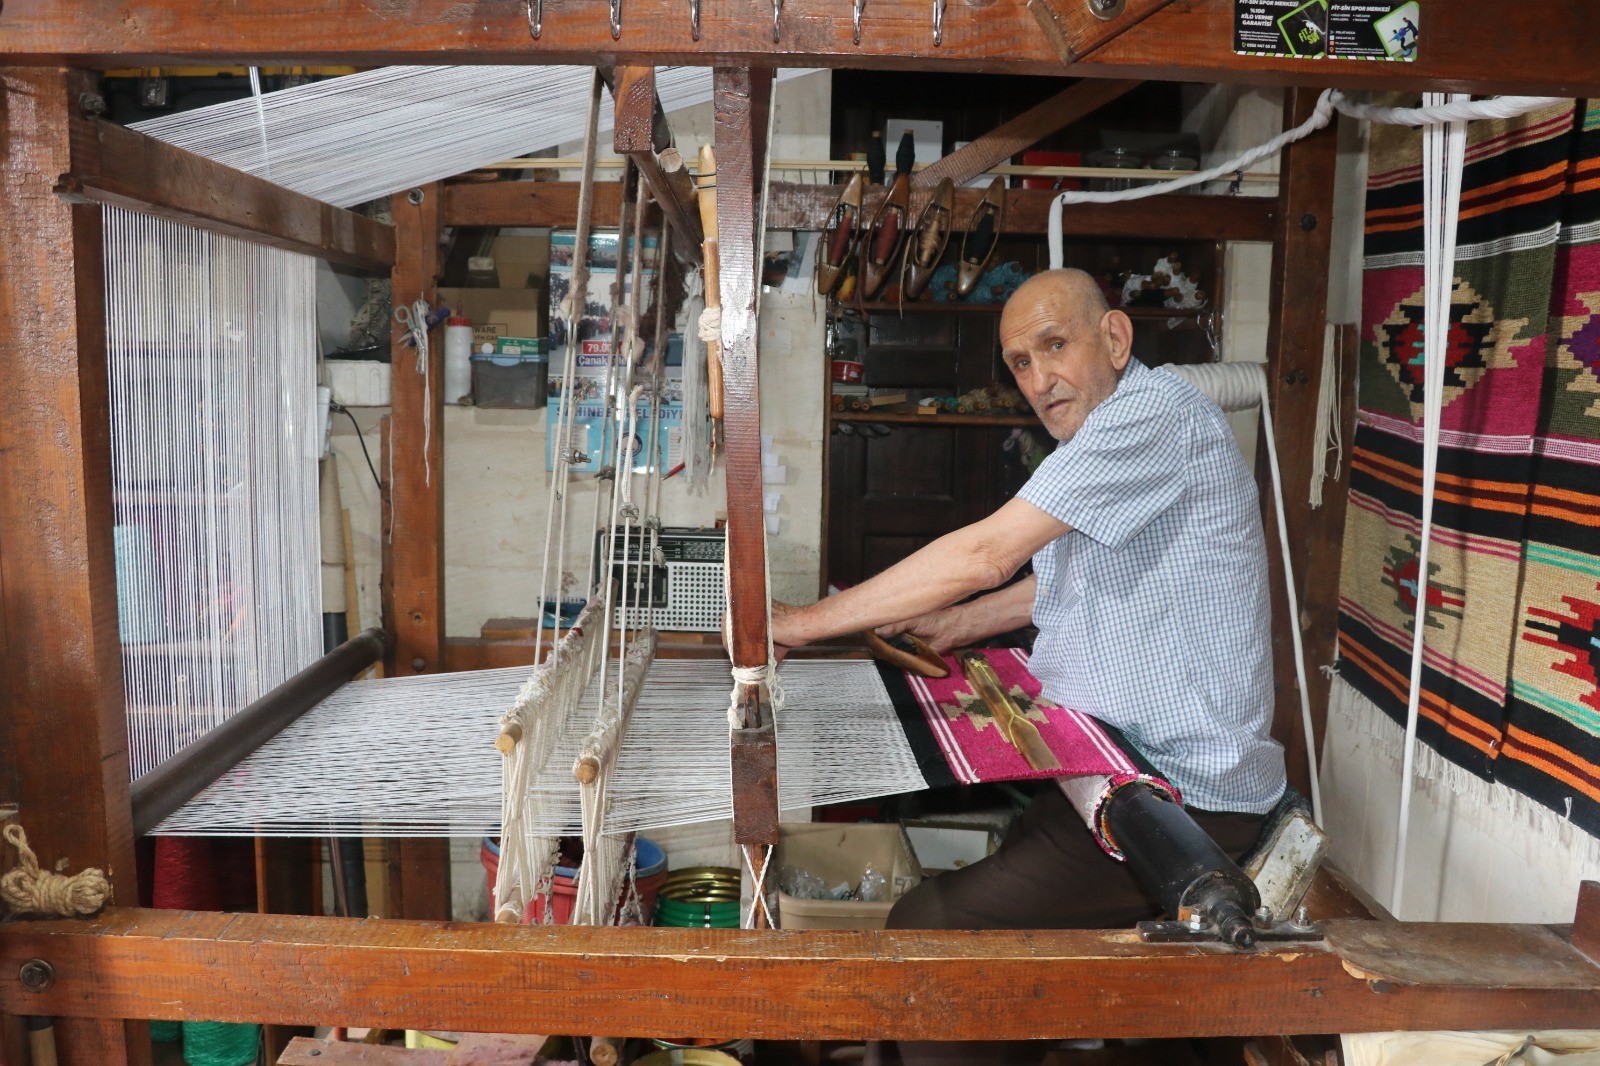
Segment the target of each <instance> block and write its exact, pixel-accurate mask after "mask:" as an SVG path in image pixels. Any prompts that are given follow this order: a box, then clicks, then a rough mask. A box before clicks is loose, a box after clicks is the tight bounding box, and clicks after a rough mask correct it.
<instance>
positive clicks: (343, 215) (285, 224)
mask: <svg viewBox="0 0 1600 1066" xmlns="http://www.w3.org/2000/svg"><path fill="white" fill-rule="evenodd" d="M71 137H72V160H71V164H70V168H69V170H68V171H67V173H66V174H64V175H63V176H62V178H61V180H60V182H59V184H58V185H57V189H56V191H57V192H58V193H59V194H60V195H63V196H66V197H68V198H69V199H73V200H87V201H93V202H96V203H103V204H113V205H116V206H118V207H125V208H128V209H130V210H133V211H139V212H142V213H144V214H147V215H157V216H160V217H162V218H166V219H171V220H172V221H174V222H182V223H184V224H186V225H190V226H195V227H198V228H200V229H206V230H212V231H214V232H217V233H226V234H229V235H231V236H236V237H242V238H244V239H245V240H248V241H251V242H253V243H255V244H265V245H270V246H271V247H274V248H283V249H287V250H288V251H291V252H300V253H303V254H305V255H312V256H316V257H317V258H319V259H326V260H328V261H329V262H333V263H339V264H342V265H344V266H348V267H354V268H355V269H357V270H366V271H371V272H373V273H384V274H386V273H388V272H389V268H390V266H391V265H392V264H393V263H394V230H393V228H392V227H390V226H387V225H385V224H383V223H381V222H375V221H373V220H372V219H370V218H367V217H365V216H363V215H358V214H355V213H354V212H352V211H346V210H344V209H343V208H339V207H334V206H333V205H332V204H325V203H323V202H322V201H320V200H313V199H312V198H311V197H309V196H302V195H301V194H300V193H297V192H292V191H290V190H288V189H285V188H284V187H283V186H281V185H274V184H273V183H272V182H270V181H266V180H265V179H262V178H258V177H255V176H254V175H252V174H246V173H244V172H243V171H241V170H235V169H233V168H232V167H229V166H224V165H223V164H221V163H218V162H216V161H215V160H212V159H207V158H205V157H204V156H199V155H195V154H194V153H193V152H186V151H184V150H183V149H182V148H177V147H175V146H173V145H170V144H167V143H166V142H165V141H158V140H156V139H155V138H154V137H147V136H145V135H144V134H142V133H138V132H136V131H134V130H130V129H127V128H126V127H123V126H119V125H117V124H116V123H114V122H105V121H101V120H96V119H80V120H77V121H75V122H74V123H73V126H72V134H71Z"/></svg>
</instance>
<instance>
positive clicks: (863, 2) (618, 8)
mask: <svg viewBox="0 0 1600 1066" xmlns="http://www.w3.org/2000/svg"><path fill="white" fill-rule="evenodd" d="M0 2H3V0H0ZM525 2H526V4H527V9H528V35H529V36H530V37H532V38H533V39H534V40H538V39H539V35H540V34H541V33H543V32H544V0H525ZM948 2H949V0H933V46H934V47H935V48H938V47H939V46H940V45H942V44H944V10H945V5H946V4H947V3H948ZM700 3H701V0H689V33H690V35H691V36H692V37H693V38H694V39H695V40H697V41H698V40H699V39H700ZM866 9H867V0H852V3H851V10H850V24H851V29H852V31H853V32H852V36H853V38H854V40H855V43H856V44H858V45H859V44H860V43H861V16H862V15H863V14H864V13H865V12H866ZM782 35H783V0H772V40H773V42H774V43H776V42H777V41H778V40H779V39H780V38H781V37H782ZM621 37H622V0H611V39H612V40H613V41H615V40H620V39H621Z"/></svg>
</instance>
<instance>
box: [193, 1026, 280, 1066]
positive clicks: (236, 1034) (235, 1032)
mask: <svg viewBox="0 0 1600 1066" xmlns="http://www.w3.org/2000/svg"><path fill="white" fill-rule="evenodd" d="M260 1043H261V1027H260V1026H258V1025H253V1024H249V1023H235V1022H184V1023H183V1061H184V1062H187V1063H188V1064H189V1066H254V1064H255V1061H256V1051H257V1048H258V1047H259V1046H260Z"/></svg>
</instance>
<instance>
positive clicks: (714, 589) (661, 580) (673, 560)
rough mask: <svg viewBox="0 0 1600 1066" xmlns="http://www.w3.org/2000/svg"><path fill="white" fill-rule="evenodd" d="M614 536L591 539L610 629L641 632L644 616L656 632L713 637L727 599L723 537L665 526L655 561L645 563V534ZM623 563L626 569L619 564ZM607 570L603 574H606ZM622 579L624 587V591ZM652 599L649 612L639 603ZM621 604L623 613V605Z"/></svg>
mask: <svg viewBox="0 0 1600 1066" xmlns="http://www.w3.org/2000/svg"><path fill="white" fill-rule="evenodd" d="M624 532H625V531H624V530H623V529H622V528H621V527H618V528H617V529H616V531H615V535H614V536H612V535H609V534H608V532H607V531H606V530H600V531H599V532H597V533H596V534H595V536H596V538H597V540H598V543H597V545H596V547H595V570H596V573H595V581H596V584H597V585H598V583H599V582H600V581H602V580H605V581H609V582H610V583H611V585H612V591H613V593H614V594H615V600H614V602H615V603H616V604H617V611H616V614H615V616H614V621H613V625H615V626H616V627H617V628H621V627H622V626H623V625H624V624H626V625H627V627H628V628H629V629H637V628H640V627H642V626H643V625H644V624H645V622H646V618H647V616H650V617H649V621H650V624H652V625H654V626H655V628H657V629H661V630H688V631H693V632H702V633H715V632H717V631H718V630H720V629H721V628H722V615H723V612H724V611H725V610H726V609H727V602H728V601H727V596H726V594H725V593H724V591H723V587H722V560H723V553H724V551H725V549H726V547H727V537H726V535H725V533H724V531H723V530H720V529H694V528H690V527H685V526H669V527H667V528H665V529H663V530H661V532H660V533H659V534H658V535H657V538H656V547H657V548H658V549H659V550H660V557H659V560H658V561H656V562H654V563H652V562H651V560H650V533H649V531H648V530H643V529H639V528H637V527H635V528H633V529H631V530H627V531H626V540H627V543H626V544H624V543H623V541H624ZM624 564H628V565H626V566H625V565H624ZM608 570H609V573H607V571H608ZM624 575H626V581H627V584H626V586H624ZM652 594H653V595H654V603H655V609H654V612H653V615H652V612H651V610H650V609H649V608H648V607H646V606H645V604H647V603H649V602H651V596H652ZM624 603H626V604H627V605H628V606H627V610H626V613H624V611H623V604H624Z"/></svg>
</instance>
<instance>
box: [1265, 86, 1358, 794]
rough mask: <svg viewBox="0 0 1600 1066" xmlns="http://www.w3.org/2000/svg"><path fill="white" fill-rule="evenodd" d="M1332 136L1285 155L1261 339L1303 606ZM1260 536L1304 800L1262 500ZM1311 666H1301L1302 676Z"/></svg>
mask: <svg viewBox="0 0 1600 1066" xmlns="http://www.w3.org/2000/svg"><path fill="white" fill-rule="evenodd" d="M1315 103H1316V93H1314V92H1311V91H1310V90H1305V89H1296V90H1293V91H1292V92H1290V93H1287V94H1285V97H1284V124H1285V126H1286V127H1287V126H1288V125H1290V124H1294V125H1298V124H1299V123H1301V122H1303V121H1305V119H1306V117H1307V116H1308V115H1309V114H1310V113H1311V109H1312V107H1313V106H1314V105H1315ZM1337 153H1338V133H1337V130H1336V129H1335V128H1334V127H1332V126H1330V127H1328V128H1326V129H1323V130H1319V131H1317V132H1316V133H1313V134H1312V135H1311V136H1310V137H1307V138H1306V139H1305V140H1303V141H1300V142H1299V143H1297V144H1293V145H1290V146H1289V147H1288V148H1286V149H1284V152H1283V165H1282V171H1281V174H1282V176H1281V177H1280V178H1279V182H1278V188H1279V192H1278V216H1277V235H1276V239H1275V240H1274V242H1273V248H1272V291H1271V297H1270V303H1269V307H1270V311H1269V313H1270V316H1271V325H1270V326H1269V328H1268V332H1267V389H1268V393H1269V395H1270V397H1271V401H1272V425H1273V431H1274V433H1275V434H1276V436H1277V444H1278V468H1279V470H1280V471H1281V473H1282V476H1283V501H1284V502H1283V509H1284V516H1285V518H1286V520H1287V526H1288V533H1289V549H1290V552H1291V556H1292V562H1293V564H1294V572H1295V581H1296V591H1297V593H1298V594H1299V596H1300V602H1301V603H1302V605H1304V604H1305V603H1306V598H1305V594H1306V588H1307V578H1308V577H1309V574H1308V572H1307V571H1308V567H1307V558H1308V552H1307V545H1308V543H1309V541H1310V524H1311V505H1310V503H1308V502H1307V493H1308V492H1309V488H1310V484H1311V454H1312V452H1313V450H1314V449H1316V448H1317V447H1319V446H1320V445H1319V443H1318V442H1316V441H1315V440H1313V431H1314V429H1315V427H1316V414H1317V394H1318V391H1319V388H1320V385H1321V381H1322V351H1323V334H1324V328H1325V325H1326V323H1327V318H1328V260H1329V256H1330V254H1331V239H1332V235H1333V227H1332V218H1333V174H1334V164H1335V161H1336V156H1337ZM1258 443H1259V447H1258V451H1257V462H1256V469H1257V472H1258V474H1259V475H1260V478H1259V480H1260V483H1261V484H1263V485H1266V484H1270V480H1269V477H1270V475H1268V474H1267V470H1266V453H1265V445H1266V437H1265V434H1263V435H1262V436H1261V438H1260V439H1259V442H1258ZM1262 503H1263V512H1264V518H1263V527H1264V531H1265V533H1266V537H1267V545H1268V549H1267V563H1268V566H1267V569H1268V573H1269V576H1270V583H1271V586H1272V603H1273V617H1274V618H1275V619H1276V620H1277V621H1278V624H1276V625H1274V626H1273V627H1272V651H1273V677H1274V683H1275V684H1274V687H1275V690H1276V710H1275V712H1274V714H1273V726H1272V735H1273V736H1275V737H1277V738H1278V740H1279V741H1281V742H1282V743H1283V745H1284V748H1285V752H1284V755H1285V759H1286V761H1287V763H1288V768H1289V782H1290V784H1292V785H1293V786H1294V787H1295V788H1297V789H1298V790H1299V791H1300V792H1301V793H1302V794H1303V795H1310V774H1309V773H1308V770H1307V758H1306V752H1307V744H1308V743H1309V738H1307V737H1306V735H1305V730H1304V728H1303V727H1302V726H1301V714H1300V689H1299V682H1298V680H1297V679H1296V676H1295V669H1294V644H1293V642H1292V638H1291V635H1290V632H1289V626H1291V625H1296V626H1300V628H1301V630H1302V632H1303V631H1304V630H1305V614H1304V611H1303V610H1302V612H1301V617H1299V618H1293V617H1291V616H1290V614H1289V608H1288V600H1287V598H1286V593H1285V592H1284V584H1283V582H1284V575H1283V561H1282V553H1281V552H1280V551H1279V550H1278V533H1277V518H1276V515H1275V513H1274V511H1273V508H1272V507H1271V506H1270V502H1269V500H1268V498H1267V496H1266V494H1265V493H1263V494H1262ZM1317 665H1319V664H1318V663H1316V662H1314V661H1310V660H1309V659H1308V661H1307V663H1306V672H1307V675H1308V679H1309V676H1310V675H1314V674H1316V672H1317V671H1316V667H1317Z"/></svg>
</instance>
